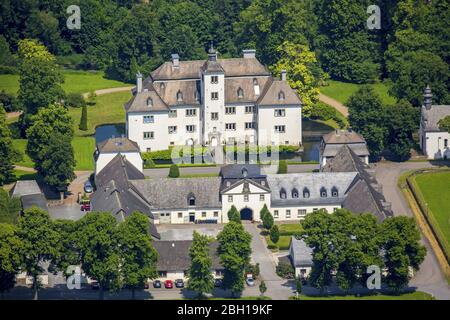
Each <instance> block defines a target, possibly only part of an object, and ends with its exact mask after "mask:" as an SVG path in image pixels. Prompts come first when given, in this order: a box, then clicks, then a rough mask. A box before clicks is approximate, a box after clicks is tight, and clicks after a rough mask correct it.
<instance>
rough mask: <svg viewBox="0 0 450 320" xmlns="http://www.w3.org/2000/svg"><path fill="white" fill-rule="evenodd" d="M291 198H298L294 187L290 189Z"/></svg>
mask: <svg viewBox="0 0 450 320" xmlns="http://www.w3.org/2000/svg"><path fill="white" fill-rule="evenodd" d="M292 198H298V190H297V189H296V188H294V189H292Z"/></svg>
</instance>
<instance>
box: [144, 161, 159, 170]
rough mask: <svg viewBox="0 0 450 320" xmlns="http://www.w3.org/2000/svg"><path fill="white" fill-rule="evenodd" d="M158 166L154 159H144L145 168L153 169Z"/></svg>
mask: <svg viewBox="0 0 450 320" xmlns="http://www.w3.org/2000/svg"><path fill="white" fill-rule="evenodd" d="M154 167H156V165H155V162H154V161H153V160H152V159H147V160H145V161H144V168H145V169H152V168H154Z"/></svg>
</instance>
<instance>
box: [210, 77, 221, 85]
mask: <svg viewBox="0 0 450 320" xmlns="http://www.w3.org/2000/svg"><path fill="white" fill-rule="evenodd" d="M211 83H212V84H216V83H219V77H218V76H211Z"/></svg>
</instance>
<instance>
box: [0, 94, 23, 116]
mask: <svg viewBox="0 0 450 320" xmlns="http://www.w3.org/2000/svg"><path fill="white" fill-rule="evenodd" d="M0 104H2V105H3V107H4V108H5V111H6V112H11V111H17V110H19V109H20V108H19V101H18V100H17V98H16V97H15V96H14V95H12V94H9V93H6V92H5V90H2V91H1V92H0Z"/></svg>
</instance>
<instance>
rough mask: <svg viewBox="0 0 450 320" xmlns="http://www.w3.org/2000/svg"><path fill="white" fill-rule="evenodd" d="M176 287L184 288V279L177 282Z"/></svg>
mask: <svg viewBox="0 0 450 320" xmlns="http://www.w3.org/2000/svg"><path fill="white" fill-rule="evenodd" d="M175 287H177V288H184V281H183V279H177V280H175Z"/></svg>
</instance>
